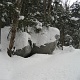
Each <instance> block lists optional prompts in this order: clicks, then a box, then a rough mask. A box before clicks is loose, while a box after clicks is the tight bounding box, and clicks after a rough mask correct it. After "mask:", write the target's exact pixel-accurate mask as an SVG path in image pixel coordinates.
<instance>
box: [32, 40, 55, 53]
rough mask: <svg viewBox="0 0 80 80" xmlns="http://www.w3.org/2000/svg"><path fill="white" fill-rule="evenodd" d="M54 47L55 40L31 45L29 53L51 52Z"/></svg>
mask: <svg viewBox="0 0 80 80" xmlns="http://www.w3.org/2000/svg"><path fill="white" fill-rule="evenodd" d="M55 48H56V41H55V42H51V43H47V44H44V45H41V46H40V47H38V46H36V45H33V48H32V51H31V53H33V54H34V53H42V54H52V52H53V51H54V49H55Z"/></svg>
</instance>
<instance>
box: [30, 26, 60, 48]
mask: <svg viewBox="0 0 80 80" xmlns="http://www.w3.org/2000/svg"><path fill="white" fill-rule="evenodd" d="M31 31H32V32H31V39H32V42H33V43H35V44H36V46H38V47H40V46H41V45H44V44H46V43H50V42H54V41H56V38H55V36H56V35H60V32H59V30H58V29H57V28H53V27H49V28H48V29H47V28H45V27H43V28H42V30H41V31H40V32H39V33H35V32H34V28H32V29H31Z"/></svg>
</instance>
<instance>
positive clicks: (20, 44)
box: [1, 27, 31, 57]
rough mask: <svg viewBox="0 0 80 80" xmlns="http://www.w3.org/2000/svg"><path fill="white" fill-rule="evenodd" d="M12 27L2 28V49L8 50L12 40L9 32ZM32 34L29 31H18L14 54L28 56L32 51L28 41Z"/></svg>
mask: <svg viewBox="0 0 80 80" xmlns="http://www.w3.org/2000/svg"><path fill="white" fill-rule="evenodd" d="M9 31H10V27H4V28H2V29H1V45H2V46H1V50H3V51H4V50H5V51H7V48H8V47H9V42H10V35H8V34H9ZM30 38H31V37H30V35H29V34H28V33H27V32H21V31H19V32H17V33H16V37H15V42H14V47H15V50H14V55H18V56H22V57H26V56H27V55H29V54H30V52H31V46H30V44H29V42H28V40H29V39H30Z"/></svg>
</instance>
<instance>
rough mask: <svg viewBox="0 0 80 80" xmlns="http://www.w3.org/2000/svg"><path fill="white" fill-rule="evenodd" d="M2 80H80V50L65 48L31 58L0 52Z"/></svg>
mask: <svg viewBox="0 0 80 80" xmlns="http://www.w3.org/2000/svg"><path fill="white" fill-rule="evenodd" d="M0 80H80V50H78V49H74V48H73V47H64V50H63V51H62V50H55V51H54V53H53V54H52V55H47V54H35V55H33V56H32V57H29V58H22V57H19V56H13V57H12V58H10V57H9V56H8V55H7V53H6V52H0Z"/></svg>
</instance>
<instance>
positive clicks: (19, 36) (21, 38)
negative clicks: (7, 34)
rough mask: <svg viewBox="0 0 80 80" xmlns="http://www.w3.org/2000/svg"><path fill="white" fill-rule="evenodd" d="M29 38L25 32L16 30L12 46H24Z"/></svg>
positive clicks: (19, 47) (18, 47)
mask: <svg viewBox="0 0 80 80" xmlns="http://www.w3.org/2000/svg"><path fill="white" fill-rule="evenodd" d="M29 39H31V36H30V35H29V34H28V33H27V32H17V33H16V37H15V42H14V46H15V48H16V49H22V48H24V47H25V46H28V45H29V43H28V40H29Z"/></svg>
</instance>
